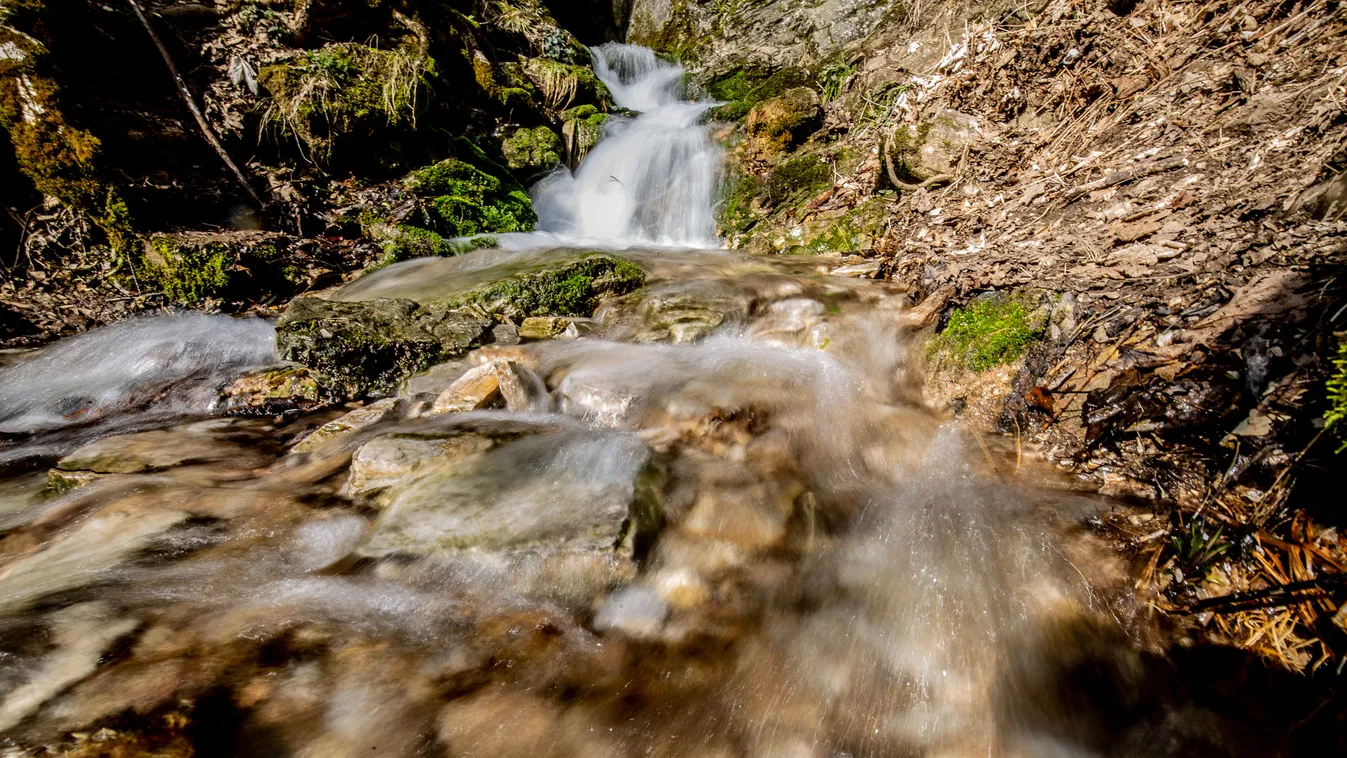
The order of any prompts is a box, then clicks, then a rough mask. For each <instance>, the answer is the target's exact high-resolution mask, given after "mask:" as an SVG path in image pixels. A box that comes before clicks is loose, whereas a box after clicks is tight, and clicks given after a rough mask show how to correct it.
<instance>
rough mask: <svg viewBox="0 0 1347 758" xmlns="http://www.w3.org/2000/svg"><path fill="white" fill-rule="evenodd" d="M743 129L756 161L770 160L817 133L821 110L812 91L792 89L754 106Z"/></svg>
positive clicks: (800, 88)
mask: <svg viewBox="0 0 1347 758" xmlns="http://www.w3.org/2000/svg"><path fill="white" fill-rule="evenodd" d="M744 126H745V128H746V130H747V132H748V147H749V149H750V150H751V151H752V152H753V153H754V154H755V155H756V156H757V157H759V158H764V159H765V158H770V157H771V156H773V155H776V154H778V153H781V152H783V151H785V150H788V149H791V148H794V147H796V146H797V145H799V144H801V143H803V142H804V141H805V140H806V139H808V138H809V135H811V134H813V133H814V132H816V131H818V130H819V128H820V127H822V126H823V107H822V105H820V103H819V97H818V93H817V92H815V91H814V90H813V89H811V88H809V87H795V88H794V89H789V90H786V91H785V92H784V93H782V94H781V95H780V96H779V97H774V98H772V99H770V100H764V101H763V102H761V103H758V104H757V105H755V106H753V110H751V111H749V114H748V121H747V122H746V123H745V124H744Z"/></svg>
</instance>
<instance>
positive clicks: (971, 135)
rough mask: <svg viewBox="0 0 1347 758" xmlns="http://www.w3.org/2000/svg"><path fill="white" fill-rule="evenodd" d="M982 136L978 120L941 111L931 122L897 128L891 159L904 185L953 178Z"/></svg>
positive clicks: (962, 114)
mask: <svg viewBox="0 0 1347 758" xmlns="http://www.w3.org/2000/svg"><path fill="white" fill-rule="evenodd" d="M981 134H982V130H981V127H980V126H979V125H978V120H977V119H976V118H975V117H973V116H969V115H968V114H965V113H959V112H958V111H951V110H944V111H940V112H939V113H938V114H936V116H935V118H933V119H931V120H930V121H923V122H922V123H920V124H916V125H913V124H904V125H902V126H900V127H898V129H897V130H896V131H894V133H893V138H892V140H891V141H890V143H889V148H888V150H889V159H890V160H892V162H893V168H894V169H895V170H896V171H897V173H898V178H899V179H900V180H902V181H905V182H921V181H925V180H927V179H930V178H932V177H936V176H941V175H953V174H955V173H956V172H957V170H958V167H959V163H960V161H962V160H963V156H964V153H965V152H966V151H967V149H968V147H969V145H971V144H972V143H973V142H974V141H975V140H976V139H977V138H978V137H979V136H980V135H981Z"/></svg>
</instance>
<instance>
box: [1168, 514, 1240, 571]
mask: <svg viewBox="0 0 1347 758" xmlns="http://www.w3.org/2000/svg"><path fill="white" fill-rule="evenodd" d="M1207 527H1208V524H1207V522H1206V521H1205V520H1204V519H1201V518H1194V519H1192V520H1191V521H1189V522H1188V529H1187V530H1186V531H1180V532H1177V533H1176V534H1174V535H1172V536H1171V537H1170V539H1171V540H1172V541H1173V543H1174V554H1175V556H1176V557H1177V558H1178V560H1179V563H1181V564H1182V565H1183V566H1186V567H1187V568H1188V569H1189V572H1190V573H1191V572H1194V571H1198V570H1200V569H1201V568H1203V567H1204V566H1206V565H1208V564H1210V563H1211V562H1212V561H1214V560H1216V559H1217V558H1220V557H1221V556H1222V555H1224V554H1225V553H1226V551H1227V550H1229V549H1230V543H1229V542H1227V541H1226V540H1224V539H1222V538H1221V534H1222V532H1223V531H1224V530H1225V528H1224V527H1219V526H1218V527H1216V529H1215V531H1211V530H1209V529H1208V528H1207Z"/></svg>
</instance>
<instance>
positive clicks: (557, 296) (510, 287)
mask: <svg viewBox="0 0 1347 758" xmlns="http://www.w3.org/2000/svg"><path fill="white" fill-rule="evenodd" d="M643 284H645V272H644V271H642V270H641V268H640V267H639V266H636V265H635V264H633V263H631V262H629V261H626V260H623V259H621V258H615V257H613V256H608V255H600V256H594V257H592V258H585V259H583V260H579V261H575V262H574V263H569V264H566V265H564V266H558V267H556V268H552V269H548V270H546V271H539V272H536V273H531V274H523V275H520V276H516V277H512V278H510V279H506V280H505V281H501V282H495V283H493V284H489V285H486V286H485V287H481V288H479V289H477V290H475V291H473V292H472V293H470V294H468V295H467V296H465V297H464V298H463V299H462V301H460V303H461V304H472V305H476V306H478V307H480V308H482V309H483V310H485V311H487V312H488V313H491V314H494V315H497V316H504V317H507V318H511V319H516V320H518V319H522V318H528V317H530V316H589V315H591V314H593V313H594V310H595V309H596V308H598V306H599V301H600V300H602V299H603V297H605V296H607V295H623V294H626V293H628V292H631V291H632V290H635V289H636V288H638V287H640V286H641V285H643Z"/></svg>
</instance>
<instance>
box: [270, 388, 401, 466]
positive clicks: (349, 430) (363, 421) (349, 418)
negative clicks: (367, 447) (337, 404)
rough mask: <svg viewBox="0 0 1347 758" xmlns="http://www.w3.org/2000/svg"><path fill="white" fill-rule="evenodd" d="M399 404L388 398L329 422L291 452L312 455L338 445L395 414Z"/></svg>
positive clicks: (395, 400) (296, 444)
mask: <svg viewBox="0 0 1347 758" xmlns="http://www.w3.org/2000/svg"><path fill="white" fill-rule="evenodd" d="M397 404H398V401H397V398H393V397H388V398H384V399H383V400H379V401H377V402H373V403H370V404H369V405H367V406H365V407H363V408H357V409H355V410H353V411H351V412H350V413H347V414H346V415H345V416H342V417H341V418H339V419H336V420H334V421H329V422H327V423H326V424H323V425H322V426H320V427H318V428H317V429H315V430H313V431H312V432H310V433H309V435H308V436H306V437H305V438H304V439H302V440H300V441H299V442H297V443H295V446H294V447H292V448H291V449H290V451H291V452H293V453H311V452H314V451H316V450H318V449H319V448H322V447H326V446H329V445H332V444H337V443H338V441H339V440H341V439H343V438H346V437H348V436H350V435H352V434H354V433H356V432H358V431H360V430H361V429H364V428H366V427H369V426H373V425H374V424H377V423H379V422H380V421H383V420H384V419H385V418H387V417H388V415H389V414H391V413H392V412H393V409H394V408H396V407H397Z"/></svg>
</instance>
